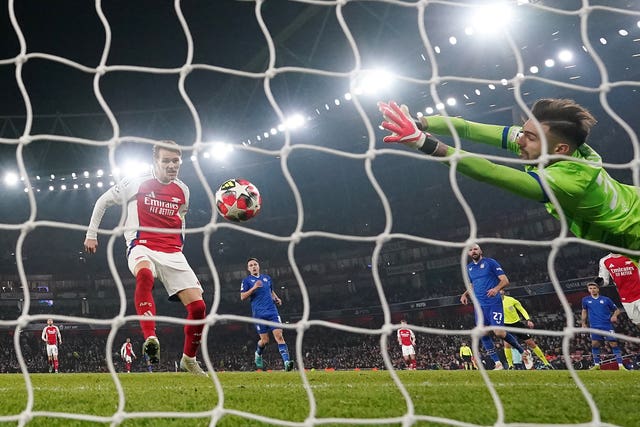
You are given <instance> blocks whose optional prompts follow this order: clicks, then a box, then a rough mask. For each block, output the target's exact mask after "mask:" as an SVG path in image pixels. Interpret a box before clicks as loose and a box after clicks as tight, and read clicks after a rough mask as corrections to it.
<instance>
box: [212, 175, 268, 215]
mask: <svg viewBox="0 0 640 427" xmlns="http://www.w3.org/2000/svg"><path fill="white" fill-rule="evenodd" d="M261 205H262V197H260V192H259V191H258V188H257V187H256V186H255V185H253V184H252V183H251V182H249V181H247V180H246V179H242V178H235V179H228V180H226V181H225V182H223V183H222V185H220V187H219V188H218V191H216V208H218V212H219V213H220V215H222V217H223V218H224V219H227V220H229V221H233V222H243V221H248V220H250V219H251V218H253V217H254V216H256V215H257V214H258V212H260V206H261Z"/></svg>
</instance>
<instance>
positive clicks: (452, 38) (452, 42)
mask: <svg viewBox="0 0 640 427" xmlns="http://www.w3.org/2000/svg"><path fill="white" fill-rule="evenodd" d="M449 44H450V45H452V46H455V45H457V44H458V39H457V38H456V37H455V36H451V37H449Z"/></svg>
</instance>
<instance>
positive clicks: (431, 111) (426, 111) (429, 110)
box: [424, 107, 433, 114]
mask: <svg viewBox="0 0 640 427" xmlns="http://www.w3.org/2000/svg"><path fill="white" fill-rule="evenodd" d="M424 112H425V113H427V114H433V108H432V107H427V108H425V110H424Z"/></svg>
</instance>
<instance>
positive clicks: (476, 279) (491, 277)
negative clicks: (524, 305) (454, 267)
mask: <svg viewBox="0 0 640 427" xmlns="http://www.w3.org/2000/svg"><path fill="white" fill-rule="evenodd" d="M467 273H468V275H469V281H470V282H471V283H472V284H473V292H474V294H475V295H476V298H478V301H479V302H480V305H492V304H496V303H497V302H499V303H500V304H501V305H502V299H501V297H500V293H498V294H497V295H495V296H493V297H490V296H487V291H488V290H489V289H491V288H495V287H496V285H497V284H498V283H500V279H499V278H498V276H502V275H503V274H505V273H504V271H503V270H502V267H501V266H500V264H498V261H496V260H495V259H493V258H484V257H483V258H481V259H480V261H478V262H477V263H476V262H470V263H469V264H468V265H467Z"/></svg>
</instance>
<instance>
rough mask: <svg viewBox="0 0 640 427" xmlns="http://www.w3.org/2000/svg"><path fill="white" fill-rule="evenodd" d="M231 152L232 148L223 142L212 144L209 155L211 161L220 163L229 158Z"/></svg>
mask: <svg viewBox="0 0 640 427" xmlns="http://www.w3.org/2000/svg"><path fill="white" fill-rule="evenodd" d="M232 151H233V146H232V145H231V144H227V143H224V142H214V143H213V145H212V146H211V148H210V149H209V153H210V154H211V158H212V159H213V160H218V161H222V160H224V159H226V158H227V156H229V153H231V152H232Z"/></svg>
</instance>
